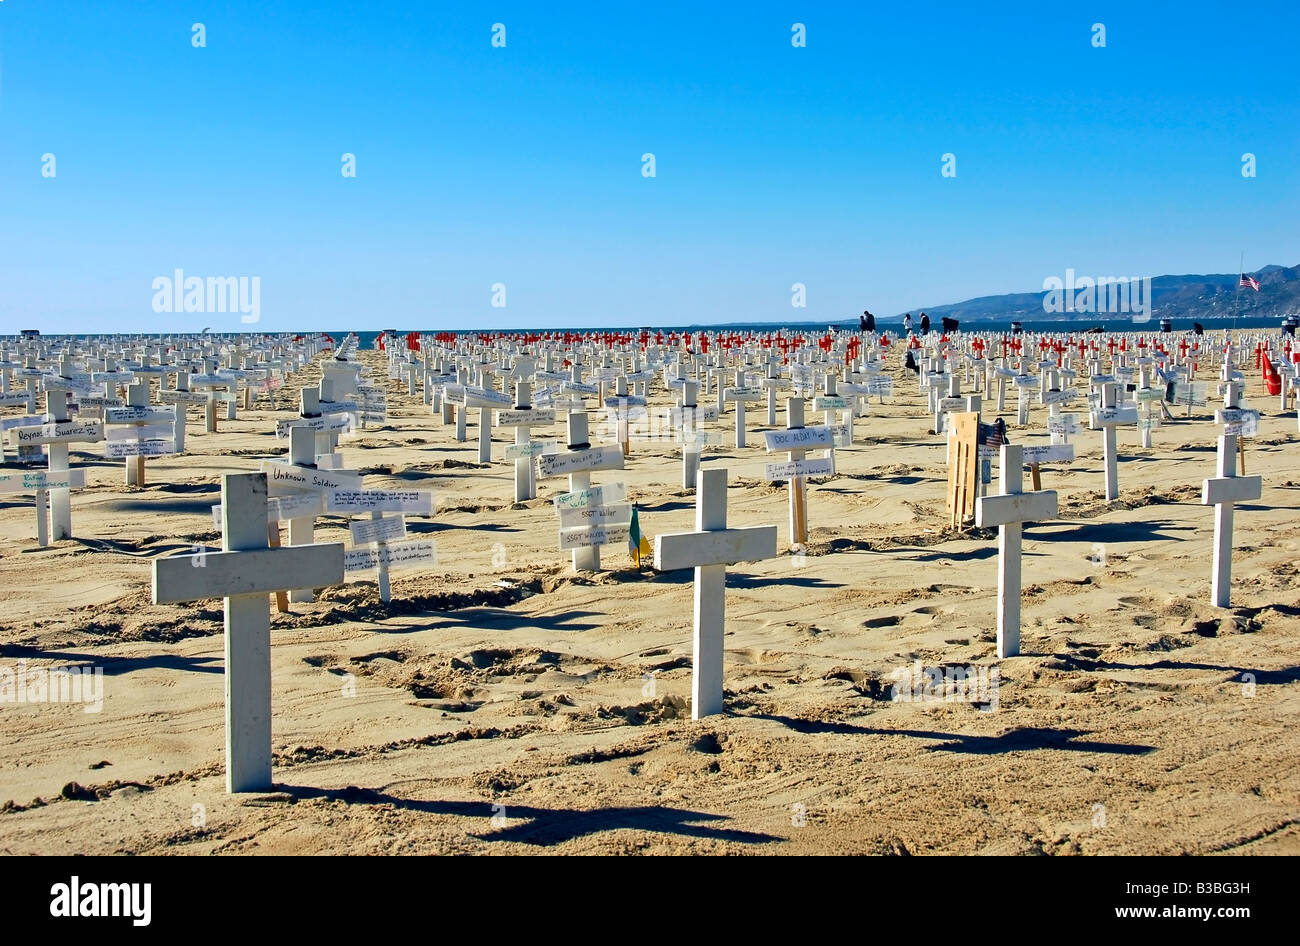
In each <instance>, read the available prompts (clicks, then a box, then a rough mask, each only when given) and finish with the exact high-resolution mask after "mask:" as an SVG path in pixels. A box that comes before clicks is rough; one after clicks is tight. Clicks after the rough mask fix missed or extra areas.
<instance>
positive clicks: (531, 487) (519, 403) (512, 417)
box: [497, 381, 555, 503]
mask: <svg viewBox="0 0 1300 946" xmlns="http://www.w3.org/2000/svg"><path fill="white" fill-rule="evenodd" d="M532 398H533V386H532V383H531V382H529V381H516V382H515V406H514V410H509V411H507V410H501V411H497V426H498V427H513V428H514V429H515V442H514V445H513V446H514V449H513V450H512V449H511V448H509V447H507V448H506V457H507V458H510V457H512V456H513V457H514V460H515V502H517V503H522V502H524V501H526V500H529V499H536V498H537V481H536V480H535V479H534V477H533V457H534V456H536V455H537V454H538V453H540V452H541V445H540V444H536V445H534V444H533V436H532V427H533V426H534V425H537V424H554V423H555V411H554V410H552V409H550V408H534V407H533V406H532V403H531V402H532Z"/></svg>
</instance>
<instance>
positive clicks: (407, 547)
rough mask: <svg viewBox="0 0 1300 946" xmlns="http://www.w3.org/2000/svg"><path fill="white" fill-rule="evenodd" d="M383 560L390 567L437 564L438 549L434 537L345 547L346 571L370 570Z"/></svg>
mask: <svg viewBox="0 0 1300 946" xmlns="http://www.w3.org/2000/svg"><path fill="white" fill-rule="evenodd" d="M380 562H383V563H384V564H385V565H387V566H388V568H389V569H394V570H395V569H398V568H413V567H414V566H416V565H437V564H438V550H437V548H436V547H435V546H434V544H433V540H432V539H413V540H411V541H409V542H394V543H391V544H388V545H375V546H370V547H363V548H359V549H345V550H344V552H343V570H344V571H345V572H359V571H370V570H373V569H376V568H378V567H379V564H380Z"/></svg>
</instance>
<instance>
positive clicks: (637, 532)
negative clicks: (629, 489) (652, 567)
mask: <svg viewBox="0 0 1300 946" xmlns="http://www.w3.org/2000/svg"><path fill="white" fill-rule="evenodd" d="M627 548H628V554H630V555H632V556H634V557H635V558H636V566H637V568H640V567H641V556H642V555H651V554H653V553H654V550H653V549H652V548H650V543H649V541H647V540H646V537H645V536H643V535H642V534H641V522H640V520H639V519H637V515H636V506H633V507H632V525H631V526H630V527H629V528H628V530H627Z"/></svg>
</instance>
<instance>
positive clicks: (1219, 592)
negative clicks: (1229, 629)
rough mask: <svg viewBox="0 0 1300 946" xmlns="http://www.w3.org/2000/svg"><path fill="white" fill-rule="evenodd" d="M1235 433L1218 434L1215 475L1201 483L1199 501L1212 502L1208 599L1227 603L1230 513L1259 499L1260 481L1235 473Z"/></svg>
mask: <svg viewBox="0 0 1300 946" xmlns="http://www.w3.org/2000/svg"><path fill="white" fill-rule="evenodd" d="M1236 467H1237V435H1236V434H1223V435H1221V436H1220V437H1219V458H1218V476H1217V477H1216V478H1215V479H1209V480H1205V481H1204V482H1203V483H1202V485H1201V503H1202V504H1203V505H1206V506H1214V564H1213V567H1212V571H1211V578H1210V602H1211V603H1212V604H1213V605H1214V606H1215V607H1216V608H1226V607H1228V600H1229V598H1230V597H1231V593H1232V514H1233V508H1234V503H1238V502H1242V501H1244V500H1248V499H1259V497H1260V496H1261V495H1262V490H1263V482H1262V480H1261V479H1260V477H1258V476H1237V475H1236Z"/></svg>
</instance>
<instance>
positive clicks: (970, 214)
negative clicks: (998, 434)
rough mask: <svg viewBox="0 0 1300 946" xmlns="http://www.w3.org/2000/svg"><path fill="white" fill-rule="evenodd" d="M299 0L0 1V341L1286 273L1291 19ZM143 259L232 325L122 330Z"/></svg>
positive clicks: (589, 313) (701, 309) (1285, 14)
mask: <svg viewBox="0 0 1300 946" xmlns="http://www.w3.org/2000/svg"><path fill="white" fill-rule="evenodd" d="M312 13H313V15H310V16H308V15H304V14H299V13H297V12H296V11H295V10H293V9H284V8H266V7H263V6H261V5H258V4H254V3H249V2H238V3H230V4H225V5H223V6H222V7H221V8H211V9H208V10H203V9H201V8H195V7H191V6H186V5H173V4H160V5H150V6H149V7H147V8H143V9H140V10H138V11H137V10H133V11H132V14H131V19H130V22H129V25H124V22H123V17H122V15H121V13H120V11H116V10H115V9H114V8H113V7H111V6H105V5H98V4H90V3H68V2H50V3H43V4H24V3H13V2H10V3H0V219H2V220H3V222H4V224H5V226H4V228H3V230H4V235H3V236H2V237H0V282H2V283H3V287H4V288H3V291H0V334H16V333H17V332H18V331H19V330H20V329H21V328H38V329H40V330H41V331H42V332H43V333H46V334H64V333H66V334H86V333H90V334H103V333H108V332H113V331H120V332H132V331H140V332H151V333H152V332H163V333H166V332H197V331H199V330H200V329H202V328H203V327H211V328H212V330H213V331H214V332H217V333H225V332H235V331H253V332H262V331H264V332H280V331H294V330H301V328H300V327H301V326H303V325H330V324H334V325H357V324H365V323H373V324H374V325H376V329H375V330H378V329H379V328H383V327H387V326H388V325H390V324H402V323H403V322H405V323H407V324H417V325H424V326H428V327H429V329H430V330H437V329H438V328H446V329H448V330H466V329H470V328H472V327H473V326H474V325H476V324H481V325H492V326H493V327H494V329H495V330H501V331H514V330H527V329H532V328H541V327H548V326H569V327H573V328H596V329H598V328H603V327H611V328H613V327H619V328H628V327H637V326H640V325H655V324H660V325H689V324H719V323H759V322H773V323H818V322H825V323H828V324H829V323H831V322H840V321H844V320H848V319H852V318H855V317H856V316H857V314H858V313H860V312H861V311H862V310H863V309H864V308H869V309H870V310H871V311H872V312H874V313H877V315H878V317H880V318H885V319H892V318H893V317H894V316H895V315H896V314H898V313H902V312H904V311H912V312H916V311H918V310H919V309H922V308H930V307H935V306H941V305H946V304H951V303H955V302H960V301H965V300H968V299H974V298H979V297H983V296H991V295H1000V294H1003V293H1020V292H1039V291H1041V286H1042V282H1043V280H1044V279H1046V278H1048V277H1052V276H1060V275H1062V274H1064V272H1065V270H1066V269H1067V268H1070V269H1074V270H1075V271H1076V272H1078V273H1080V274H1091V275H1094V276H1098V275H1114V276H1125V275H1126V276H1133V277H1138V276H1145V275H1152V276H1155V275H1165V274H1225V273H1232V272H1234V271H1235V270H1236V269H1237V267H1238V261H1239V259H1240V256H1241V254H1242V252H1243V251H1244V253H1245V262H1244V268H1245V270H1246V271H1247V272H1256V271H1258V270H1259V269H1261V268H1262V267H1264V266H1265V265H1282V266H1289V265H1294V264H1293V263H1290V262H1288V261H1291V260H1300V233H1297V230H1296V228H1295V227H1294V224H1293V221H1294V219H1295V218H1296V214H1297V211H1298V210H1300V196H1297V195H1300V187H1298V186H1297V185H1300V161H1297V158H1300V143H1297V141H1296V140H1295V136H1294V134H1293V133H1292V132H1291V129H1293V128H1294V127H1296V125H1297V123H1298V120H1300V99H1297V97H1296V96H1295V95H1294V92H1293V89H1294V85H1295V80H1294V78H1293V77H1291V76H1290V75H1289V70H1290V69H1291V68H1293V58H1294V52H1293V49H1292V46H1293V43H1294V36H1295V35H1297V33H1298V32H1300V31H1298V30H1297V29H1296V27H1300V12H1298V11H1297V10H1296V9H1295V8H1294V6H1293V5H1283V4H1280V3H1278V4H1264V5H1262V6H1256V7H1252V8H1251V10H1250V23H1249V24H1243V23H1242V21H1241V16H1240V15H1239V14H1240V11H1238V10H1236V9H1234V8H1232V7H1228V6H1226V5H1222V4H1212V3H1191V4H1182V5H1179V6H1177V7H1173V6H1169V7H1160V8H1154V9H1144V10H1139V11H1130V10H1128V9H1125V8H1123V7H1110V6H1108V5H1102V6H1100V7H1097V6H1093V5H1084V4H1077V3H1069V4H1066V5H1065V6H1063V7H1061V8H1055V9H1052V10H1042V9H1040V8H1038V7H1036V6H1033V5H1028V4H1016V5H1013V6H1012V7H1010V8H1005V9H999V10H997V11H995V12H988V11H969V10H964V9H961V8H960V7H955V6H949V5H946V4H929V5H921V6H911V7H908V8H906V9H885V10H871V11H868V10H854V11H848V12H844V11H841V10H838V9H835V8H834V7H831V6H828V5H821V4H811V5H808V4H805V5H799V6H797V7H789V6H786V5H780V4H770V3H761V4H758V5H750V6H747V7H746V8H745V12H744V14H743V16H741V15H736V16H734V17H729V16H726V15H723V14H716V13H711V12H701V11H700V10H699V9H698V8H697V7H694V6H687V5H683V4H668V5H661V6H658V7H655V8H654V10H653V11H646V10H644V9H642V8H630V9H628V10H609V9H606V8H605V7H601V6H596V5H581V6H575V7H573V8H570V9H566V10H565V11H563V13H562V14H558V13H555V12H550V11H541V10H534V9H530V8H529V7H528V6H526V5H520V4H513V3H507V4H504V5H499V6H492V7H482V8H477V7H476V8H471V9H453V10H437V11H433V10H428V9H416V10H413V9H408V8H406V7H405V6H404V5H402V4H391V3H390V4H378V5H371V6H367V7H365V8H360V9H359V8H356V7H353V6H344V5H342V4H339V3H324V4H321V5H319V6H317V7H315V8H313V11H312ZM651 14H653V15H651ZM196 23H202V25H203V28H202V30H201V38H202V40H203V42H204V43H205V45H202V46H197V45H195V43H196V42H198V39H199V38H200V36H199V32H198V31H195V29H194V24H196ZM498 23H499V24H502V25H503V27H504V33H503V34H502V31H501V30H495V29H494V24H498ZM796 23H802V24H803V26H804V31H803V34H802V35H803V36H804V37H805V38H806V46H803V47H799V46H795V45H793V44H792V39H794V38H796V37H797V35H798V34H797V33H796V32H795V31H792V27H793V26H794V24H796ZM1096 23H1101V24H1102V25H1103V26H1104V31H1105V46H1104V47H1099V46H1096V45H1094V43H1095V41H1096V37H1097V33H1096V30H1095V28H1094V24H1096ZM1243 25H1248V26H1249V28H1248V29H1243V28H1241V27H1242V26H1243ZM502 38H504V45H500V44H499V42H500V40H501V39H502ZM494 40H496V41H497V42H498V44H497V45H494ZM1247 63H1248V64H1249V66H1248V67H1247V65H1246V64H1247ZM648 154H653V155H654V176H653V177H649V176H646V173H645V172H646V171H647V169H648V165H647V162H646V160H645V159H644V157H643V156H645V155H648ZM345 155H353V156H354V167H355V172H356V173H355V177H349V176H344V173H343V172H344V171H346V170H348V161H347V159H346V158H345V157H344V156H345ZM946 155H951V156H952V160H951V161H947V160H945V156H946ZM1245 155H1252V156H1253V159H1252V160H1251V162H1249V163H1250V165H1251V166H1252V167H1253V170H1254V172H1255V176H1253V177H1249V176H1244V175H1243V168H1245V167H1246V166H1247V163H1246V162H1245V160H1244V157H1243V156H1245ZM945 168H948V169H952V168H955V176H953V177H945V176H944V174H943V172H944V170H945ZM177 270H181V271H183V273H184V274H185V275H186V276H191V277H198V278H199V279H202V280H213V279H216V280H225V279H231V280H240V279H243V280H245V281H246V282H245V283H244V284H243V286H244V287H245V288H246V289H252V288H253V287H252V286H249V285H248V283H247V281H251V280H254V279H255V280H257V283H256V292H257V294H258V295H257V299H258V315H259V319H258V321H257V322H256V323H255V324H241V315H240V313H238V312H208V311H202V312H184V311H181V312H166V311H162V312H160V311H156V309H155V299H156V296H157V294H158V290H157V289H156V288H155V281H156V280H158V279H160V278H170V277H171V276H172V275H173V273H175V271H177ZM795 284H801V285H802V286H803V297H804V299H805V301H806V306H805V307H795V306H793V305H792V304H791V302H792V298H796V297H798V295H799V292H798V290H797V289H795V288H794V287H795ZM245 295H246V296H247V292H246V293H245ZM494 301H497V302H501V301H504V303H505V305H504V307H499V306H494V305H493V302H494ZM398 313H400V314H398Z"/></svg>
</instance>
